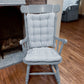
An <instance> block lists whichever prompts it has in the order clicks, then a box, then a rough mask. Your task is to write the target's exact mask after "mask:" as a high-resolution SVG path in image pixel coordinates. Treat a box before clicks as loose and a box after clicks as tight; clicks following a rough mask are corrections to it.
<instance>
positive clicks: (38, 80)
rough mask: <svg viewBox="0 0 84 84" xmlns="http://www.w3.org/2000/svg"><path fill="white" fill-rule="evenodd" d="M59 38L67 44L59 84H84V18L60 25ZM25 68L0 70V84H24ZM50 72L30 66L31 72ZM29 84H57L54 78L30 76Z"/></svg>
mask: <svg viewBox="0 0 84 84" xmlns="http://www.w3.org/2000/svg"><path fill="white" fill-rule="evenodd" d="M60 37H61V38H66V39H67V40H68V44H66V45H65V46H64V49H63V51H62V57H63V61H62V63H61V64H59V70H60V77H61V84H84V18H81V19H79V20H78V21H76V22H71V23H62V26H61V34H60ZM26 68H27V66H26V65H25V64H23V63H20V64H17V65H14V66H11V67H8V68H5V69H2V70H0V84H25V77H26ZM37 71H39V72H40V71H42V72H43V71H46V72H47V71H51V69H50V67H49V66H46V65H44V66H31V72H37ZM29 84H57V83H56V81H55V78H54V76H42V75H39V76H30V79H29Z"/></svg>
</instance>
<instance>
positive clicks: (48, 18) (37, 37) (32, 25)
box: [27, 13, 55, 48]
mask: <svg viewBox="0 0 84 84" xmlns="http://www.w3.org/2000/svg"><path fill="white" fill-rule="evenodd" d="M54 20H55V14H54V13H47V14H27V23H28V24H27V25H28V37H29V46H30V47H31V48H32V47H46V46H53V39H54Z"/></svg>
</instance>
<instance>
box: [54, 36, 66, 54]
mask: <svg viewBox="0 0 84 84" xmlns="http://www.w3.org/2000/svg"><path fill="white" fill-rule="evenodd" d="M55 40H57V49H56V50H57V51H58V50H59V42H62V44H61V47H60V50H59V51H58V53H59V54H61V52H62V49H63V46H64V44H66V43H67V40H66V39H61V38H58V37H55Z"/></svg>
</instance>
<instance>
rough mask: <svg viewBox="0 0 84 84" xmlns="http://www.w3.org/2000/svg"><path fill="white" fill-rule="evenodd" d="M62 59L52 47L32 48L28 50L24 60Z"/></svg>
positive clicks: (48, 60)
mask: <svg viewBox="0 0 84 84" xmlns="http://www.w3.org/2000/svg"><path fill="white" fill-rule="evenodd" d="M60 60H62V57H61V56H60V55H59V54H58V52H57V51H55V50H54V49H53V48H47V47H46V48H44V47H42V48H33V49H30V50H28V52H27V55H26V56H25V58H24V61H27V62H31V61H32V62H38V61H39V62H46V61H47V62H51V61H54V62H58V61H60Z"/></svg>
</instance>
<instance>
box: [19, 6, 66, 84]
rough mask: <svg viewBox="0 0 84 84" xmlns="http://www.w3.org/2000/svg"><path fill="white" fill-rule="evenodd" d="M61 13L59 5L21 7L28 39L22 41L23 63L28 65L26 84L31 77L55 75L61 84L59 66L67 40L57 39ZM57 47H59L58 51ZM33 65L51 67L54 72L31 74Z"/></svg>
mask: <svg viewBox="0 0 84 84" xmlns="http://www.w3.org/2000/svg"><path fill="white" fill-rule="evenodd" d="M59 11H60V6H59V5H29V6H28V5H23V6H21V12H22V13H24V21H25V32H26V37H25V39H23V40H21V41H20V44H21V45H22V48H23V52H24V55H25V58H24V59H23V62H24V63H25V64H27V74H26V84H28V81H29V75H55V78H56V80H57V82H58V84H60V76H59V68H58V64H59V63H60V62H61V61H62V57H61V56H60V54H61V51H62V48H63V45H64V44H65V43H67V40H65V39H60V38H58V37H56V21H57V13H58V12H59ZM56 40H57V41H58V42H57V45H56ZM59 42H62V44H61V48H60V51H58V49H59ZM49 47H53V48H49ZM55 47H57V49H56V50H55ZM31 65H51V68H52V71H53V72H44V73H43V72H42V73H41V72H40V73H30V66H31ZM53 67H54V68H55V70H56V72H55V71H54V69H53Z"/></svg>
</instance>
